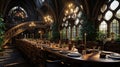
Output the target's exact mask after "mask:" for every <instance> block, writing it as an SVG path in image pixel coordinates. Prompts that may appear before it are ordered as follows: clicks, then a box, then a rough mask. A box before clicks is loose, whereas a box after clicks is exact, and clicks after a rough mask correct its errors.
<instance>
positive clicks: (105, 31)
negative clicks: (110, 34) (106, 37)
mask: <svg viewBox="0 0 120 67" xmlns="http://www.w3.org/2000/svg"><path fill="white" fill-rule="evenodd" d="M99 31H100V32H102V33H104V34H106V33H107V24H106V22H105V21H103V22H102V23H101V24H100V26H99Z"/></svg>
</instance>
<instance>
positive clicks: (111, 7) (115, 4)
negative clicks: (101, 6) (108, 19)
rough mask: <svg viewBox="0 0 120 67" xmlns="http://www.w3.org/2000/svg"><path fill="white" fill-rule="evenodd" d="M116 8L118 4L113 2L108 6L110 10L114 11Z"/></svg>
mask: <svg viewBox="0 0 120 67" xmlns="http://www.w3.org/2000/svg"><path fill="white" fill-rule="evenodd" d="M118 6H119V2H118V1H116V0H114V1H113V2H112V3H111V5H110V9H111V10H115V9H116V8H117V7H118Z"/></svg>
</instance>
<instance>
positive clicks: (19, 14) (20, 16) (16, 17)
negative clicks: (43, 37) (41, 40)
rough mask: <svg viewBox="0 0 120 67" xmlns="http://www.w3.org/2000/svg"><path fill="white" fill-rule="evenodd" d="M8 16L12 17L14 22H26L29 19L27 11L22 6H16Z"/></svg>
mask: <svg viewBox="0 0 120 67" xmlns="http://www.w3.org/2000/svg"><path fill="white" fill-rule="evenodd" d="M8 16H9V17H11V19H12V21H14V22H16V21H24V20H25V19H26V18H27V17H28V14H27V12H26V10H25V9H24V8H22V7H20V6H15V7H13V8H11V10H10V11H9V13H8Z"/></svg>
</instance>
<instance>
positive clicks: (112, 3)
mask: <svg viewBox="0 0 120 67" xmlns="http://www.w3.org/2000/svg"><path fill="white" fill-rule="evenodd" d="M119 6H120V1H119V0H109V1H108V2H106V3H105V4H103V6H102V7H101V8H100V14H99V15H98V21H99V22H100V25H99V31H102V32H103V33H106V34H108V33H109V34H108V35H110V33H111V32H113V33H115V34H120V33H119V32H120V29H119V28H120V27H119V24H120V22H118V21H119V20H120V8H119ZM108 25H109V26H108ZM107 26H108V27H107ZM107 28H108V29H107ZM107 30H108V32H107Z"/></svg>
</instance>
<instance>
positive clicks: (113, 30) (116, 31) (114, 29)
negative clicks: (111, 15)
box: [110, 19, 119, 35]
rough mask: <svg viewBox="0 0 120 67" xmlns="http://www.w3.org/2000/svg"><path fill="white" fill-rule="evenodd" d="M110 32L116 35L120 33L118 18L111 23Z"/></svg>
mask: <svg viewBox="0 0 120 67" xmlns="http://www.w3.org/2000/svg"><path fill="white" fill-rule="evenodd" d="M110 32H111V33H114V34H116V35H118V34H119V23H118V21H117V20H116V19H114V20H113V21H112V22H111V24H110Z"/></svg>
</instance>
